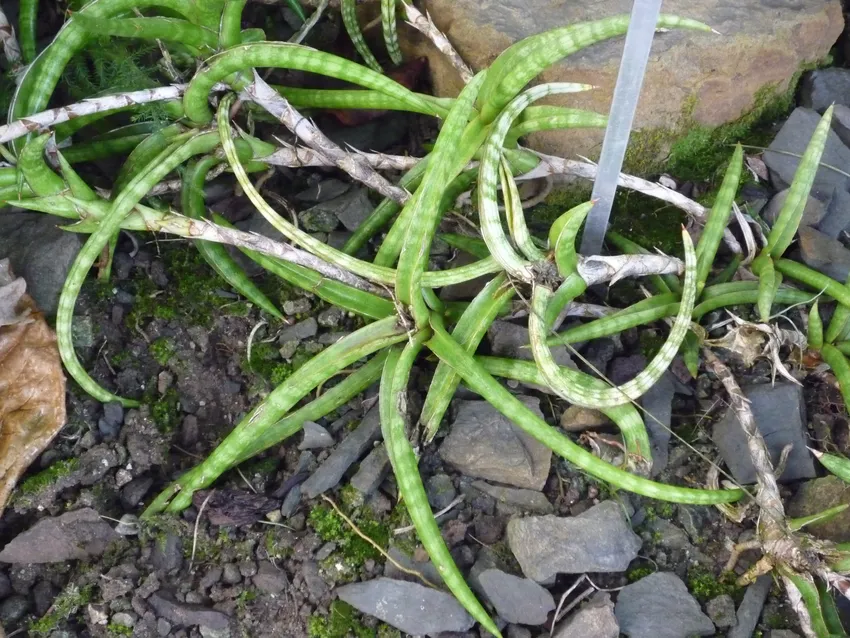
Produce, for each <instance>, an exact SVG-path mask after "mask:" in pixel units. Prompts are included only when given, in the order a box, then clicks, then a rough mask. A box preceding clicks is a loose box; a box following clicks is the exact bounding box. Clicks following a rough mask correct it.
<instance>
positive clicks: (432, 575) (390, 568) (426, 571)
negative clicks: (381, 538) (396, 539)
mask: <svg viewBox="0 0 850 638" xmlns="http://www.w3.org/2000/svg"><path fill="white" fill-rule="evenodd" d="M387 554H389V555H390V556H391V557H392V559H393V560H394V561H396V562H397V563H398V564H399V565H401V566H402V567H405V568H407V569H412V570H414V571H417V572H419V573H420V574H422V575H423V576H424V577H425V578H427V579H428V580H429V581H430V582H432V583H441V582H443V578H442V577H441V576H440V572H439V571H437V568H436V567H434V564H433V563H432V562H431V561H430V560H429V559H426V560H424V561H417V560H413V558H411V557H410V556H408V555H407V554H405V553H404V552H403V551H402V550H400V549H399V548H398V547H396V546H394V545H393V546H391V547H390V548H389V550H387ZM384 576H386V577H387V578H393V579H395V580H409V581H410V582H411V583H421V582H422V581H421V580H419V578H417V577H416V576H414V575H413V574H409V573H407V572H405V571H402V570H400V569H399V568H398V567H396V566H395V565H393V563H392V561H387V562H386V564H385V565H384Z"/></svg>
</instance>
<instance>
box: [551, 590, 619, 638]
mask: <svg viewBox="0 0 850 638" xmlns="http://www.w3.org/2000/svg"><path fill="white" fill-rule="evenodd" d="M619 635H620V625H618V624H617V617H616V616H615V615H614V603H612V602H611V594H609V593H607V592H602V591H600V592H596V593H595V594H594V595H593V596H592V597H591V598H590V600H589V601H587V602H586V603H585V604H584V605H582V606H581V607H580V608H579V610H578V611H576V612H573V614H572V615H571V616H570V617H569V618H567V619H566V620H565V621H564V622H562V623H561V624H560V626H559V627H558V628H557V629H556V630H555V633H554V635H553V637H552V638H591V637H592V638H618V637H619Z"/></svg>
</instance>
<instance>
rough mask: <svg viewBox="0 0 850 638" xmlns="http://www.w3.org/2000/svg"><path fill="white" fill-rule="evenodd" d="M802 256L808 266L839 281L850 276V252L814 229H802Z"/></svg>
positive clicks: (835, 240)
mask: <svg viewBox="0 0 850 638" xmlns="http://www.w3.org/2000/svg"><path fill="white" fill-rule="evenodd" d="M800 256H801V257H802V258H803V262H804V263H805V264H806V265H807V266H809V267H811V268H814V269H815V270H817V271H819V272H822V273H823V274H825V275H829V276H830V277H832V278H833V279H837V280H838V281H841V282H843V281H846V279H847V275H848V274H850V250H847V249H846V248H845V247H844V245H843V244H842V243H841V242H840V241H838V240H837V239H832V238H831V237H829V236H827V235H825V234H824V233H822V232H820V231H817V230H815V229H814V228H808V227H806V228H801V229H800Z"/></svg>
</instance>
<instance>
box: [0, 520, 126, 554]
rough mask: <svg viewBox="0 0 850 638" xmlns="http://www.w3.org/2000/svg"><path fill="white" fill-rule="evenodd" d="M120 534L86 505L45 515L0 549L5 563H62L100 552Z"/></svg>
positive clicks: (117, 538) (118, 537)
mask: <svg viewBox="0 0 850 638" xmlns="http://www.w3.org/2000/svg"><path fill="white" fill-rule="evenodd" d="M120 538H121V537H120V536H119V535H118V534H117V533H116V532H115V530H113V529H112V527H111V526H110V525H109V523H107V522H106V521H105V520H103V519H102V518H101V517H100V515H98V513H97V512H96V511H94V510H93V509H91V508H84V509H81V510H75V511H73V512H67V513H65V514H62V515H61V516H57V517H55V518H53V517H51V518H43V519H41V520H40V521H38V522H37V523H36V524H35V525H33V526H32V527H30V528H29V529H28V530H27V531H25V532H21V533H20V534H18V535H17V536H16V537H15V538H13V539H12V540H11V541H10V542H9V543H8V544H7V545H6V546H5V547H4V548H3V551H2V552H0V562H3V563H60V562H65V561H69V560H87V559H89V558H92V557H95V556H100V555H101V554H103V552H104V551H106V549H107V547H109V545H110V544H111V543H112V542H114V541H117V540H119V539H120Z"/></svg>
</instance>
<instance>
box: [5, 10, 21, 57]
mask: <svg viewBox="0 0 850 638" xmlns="http://www.w3.org/2000/svg"><path fill="white" fill-rule="evenodd" d="M0 44H2V45H3V53H4V54H5V56H6V59H7V60H8V61H9V66H11V67H12V68H14V67H17V66H18V64H20V62H21V47H20V45H19V44H18V39H17V38H16V37H15V28H14V27H13V26H12V25H11V24H9V19H8V18H7V17H6V14H5V13H3V8H2V7H0Z"/></svg>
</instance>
